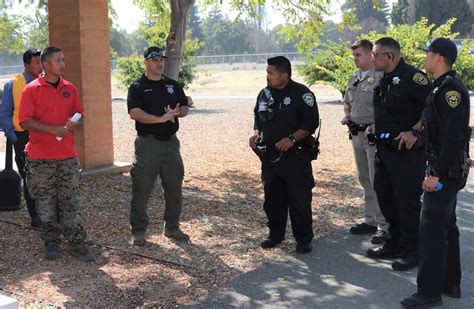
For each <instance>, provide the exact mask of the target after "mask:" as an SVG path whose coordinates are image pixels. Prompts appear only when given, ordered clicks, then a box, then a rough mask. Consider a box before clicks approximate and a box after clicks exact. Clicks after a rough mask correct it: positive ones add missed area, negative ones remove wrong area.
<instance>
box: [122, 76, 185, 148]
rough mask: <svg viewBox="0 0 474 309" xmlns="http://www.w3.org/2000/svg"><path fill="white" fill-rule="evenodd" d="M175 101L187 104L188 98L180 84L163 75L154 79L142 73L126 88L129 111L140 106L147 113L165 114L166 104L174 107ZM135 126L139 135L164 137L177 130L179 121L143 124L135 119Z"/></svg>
mask: <svg viewBox="0 0 474 309" xmlns="http://www.w3.org/2000/svg"><path fill="white" fill-rule="evenodd" d="M177 103H179V104H180V106H187V105H188V99H187V97H186V95H185V94H184V91H183V88H182V87H181V85H180V84H178V82H176V81H175V80H172V79H169V78H167V77H165V76H163V78H162V79H161V80H159V81H154V80H150V79H148V77H146V76H145V74H143V75H142V77H141V78H140V79H139V80H137V81H135V82H134V83H133V84H131V85H130V87H129V88H128V96H127V107H128V111H129V112H130V110H131V109H132V108H141V109H142V110H144V111H145V112H147V113H149V114H152V115H155V116H162V115H164V114H165V107H166V106H168V105H169V106H170V107H171V108H175V107H176V104H177ZM135 128H136V130H137V132H138V134H140V135H145V134H153V135H155V136H156V137H163V139H166V138H168V137H170V136H171V135H173V134H174V133H176V131H178V129H179V122H178V119H177V118H176V119H175V122H174V123H172V122H171V121H168V122H166V123H156V124H145V123H141V122H138V121H135Z"/></svg>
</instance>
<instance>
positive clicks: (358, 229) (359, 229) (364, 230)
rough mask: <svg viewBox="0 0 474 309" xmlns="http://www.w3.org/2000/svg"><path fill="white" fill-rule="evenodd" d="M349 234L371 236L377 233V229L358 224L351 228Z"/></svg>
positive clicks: (365, 224)
mask: <svg viewBox="0 0 474 309" xmlns="http://www.w3.org/2000/svg"><path fill="white" fill-rule="evenodd" d="M349 232H350V233H351V234H354V235H362V234H373V233H375V232H377V227H376V226H372V225H368V224H367V223H359V224H356V225H354V226H353V227H351V228H350V230H349Z"/></svg>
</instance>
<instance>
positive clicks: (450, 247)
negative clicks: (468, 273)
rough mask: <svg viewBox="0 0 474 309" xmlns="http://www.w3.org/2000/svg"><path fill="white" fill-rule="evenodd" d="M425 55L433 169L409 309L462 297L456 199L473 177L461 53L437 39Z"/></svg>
mask: <svg viewBox="0 0 474 309" xmlns="http://www.w3.org/2000/svg"><path fill="white" fill-rule="evenodd" d="M423 50H425V51H426V52H427V54H426V60H425V66H426V70H427V71H429V72H430V73H432V74H433V76H434V77H435V78H436V80H435V82H434V87H435V88H434V90H433V91H432V92H431V95H430V96H429V98H428V100H427V105H426V109H425V111H424V113H423V124H424V128H423V141H424V146H425V149H426V152H427V158H428V168H427V175H426V178H425V180H424V182H423V190H424V191H425V193H424V195H423V206H422V210H421V219H420V268H419V270H418V279H417V283H418V293H416V294H414V295H413V296H411V297H408V298H406V299H404V300H403V301H402V305H403V306H404V307H405V308H419V307H422V306H433V305H436V304H440V303H441V294H445V295H446V296H449V297H453V298H459V297H461V289H460V283H461V263H460V256H459V230H458V227H457V225H456V197H457V193H458V191H459V190H460V189H462V188H463V187H464V185H465V184H466V179H467V175H468V172H469V166H468V162H467V161H468V160H467V158H468V156H469V140H470V137H471V129H470V128H469V115H470V102H469V93H468V91H467V89H466V87H465V86H464V85H463V84H462V82H461V81H460V80H459V79H457V78H456V72H455V71H453V70H452V65H453V63H454V62H455V61H456V58H457V48H456V45H455V44H454V43H453V42H452V41H451V40H449V39H446V38H438V39H436V40H434V41H433V42H432V43H431V44H430V46H429V47H428V48H427V49H423Z"/></svg>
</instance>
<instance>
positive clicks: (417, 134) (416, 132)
mask: <svg viewBox="0 0 474 309" xmlns="http://www.w3.org/2000/svg"><path fill="white" fill-rule="evenodd" d="M410 132H411V134H413V136H414V137H418V136H419V135H420V132H421V130H418V129H416V128H411V129H410Z"/></svg>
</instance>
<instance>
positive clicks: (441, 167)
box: [423, 71, 471, 178]
mask: <svg viewBox="0 0 474 309" xmlns="http://www.w3.org/2000/svg"><path fill="white" fill-rule="evenodd" d="M434 87H435V88H434V89H433V91H432V92H431V94H430V96H429V98H428V100H427V105H426V109H425V111H424V112H423V120H424V124H425V130H426V131H425V134H428V143H429V144H430V147H432V148H433V150H434V151H435V154H436V158H435V160H433V161H431V159H430V163H431V165H432V168H433V169H434V170H435V171H436V172H437V173H438V174H439V175H440V177H442V178H444V177H446V176H447V172H448V169H449V168H450V167H452V166H456V165H459V164H460V163H462V161H463V159H465V158H464V156H465V155H467V154H468V151H469V145H468V143H469V140H470V137H471V136H470V133H471V132H470V130H469V116H470V99H469V92H468V90H467V89H466V87H465V86H464V85H463V84H462V82H461V81H460V80H459V79H457V78H456V72H455V71H450V72H447V73H446V74H443V75H442V76H440V77H438V78H437V79H436V80H435V82H434ZM430 149H431V148H430Z"/></svg>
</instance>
